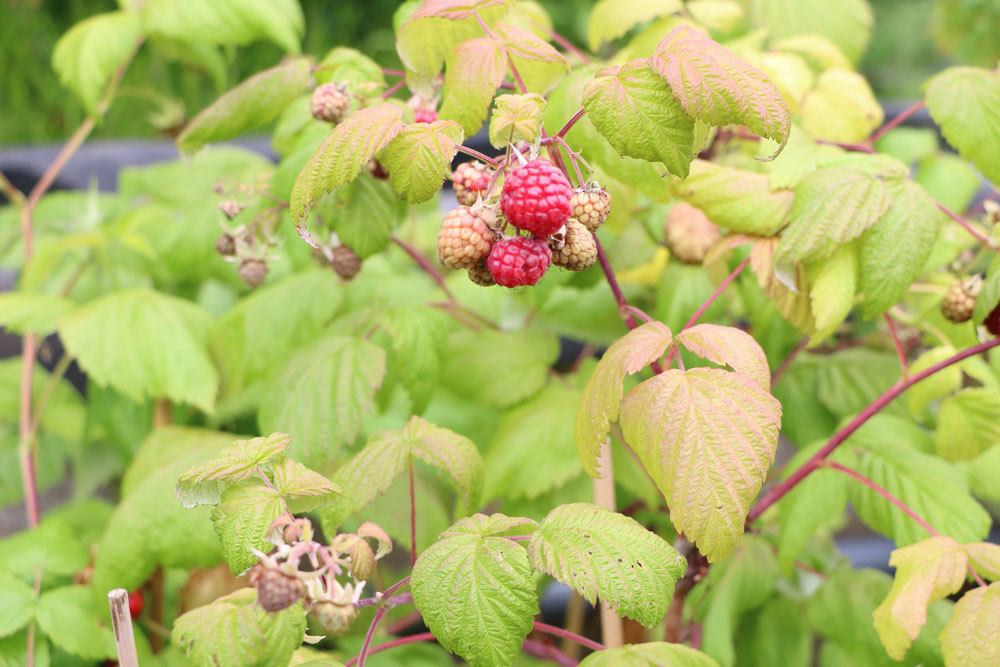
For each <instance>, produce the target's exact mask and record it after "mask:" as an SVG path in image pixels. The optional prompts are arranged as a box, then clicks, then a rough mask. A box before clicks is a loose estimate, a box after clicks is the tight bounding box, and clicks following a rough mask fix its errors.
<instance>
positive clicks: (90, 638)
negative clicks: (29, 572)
mask: <svg viewBox="0 0 1000 667" xmlns="http://www.w3.org/2000/svg"><path fill="white" fill-rule="evenodd" d="M102 597H103V596H102ZM98 599H99V598H98V597H97V596H96V595H94V591H93V590H91V588H90V587H86V586H63V587H62V588H56V589H53V590H50V591H48V592H47V593H44V594H43V595H42V596H41V597H40V598H39V599H38V609H37V611H36V612H35V620H36V622H37V623H38V628H39V629H40V630H41V631H42V632H44V633H45V634H46V635H48V637H49V640H50V641H51V642H52V643H53V644H55V645H56V646H57V647H59V648H61V649H62V650H64V651H66V652H67V653H70V654H72V655H74V656H77V657H80V658H83V659H84V660H103V659H106V658H113V657H115V654H116V653H115V640H114V637H113V636H112V634H111V628H109V627H108V621H110V615H109V614H108V613H107V610H106V609H105V608H104V607H103V606H101V605H99V604H98Z"/></svg>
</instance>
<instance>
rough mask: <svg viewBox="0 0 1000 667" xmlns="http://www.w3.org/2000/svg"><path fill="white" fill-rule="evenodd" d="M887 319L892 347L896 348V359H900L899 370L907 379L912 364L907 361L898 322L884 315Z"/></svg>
mask: <svg viewBox="0 0 1000 667" xmlns="http://www.w3.org/2000/svg"><path fill="white" fill-rule="evenodd" d="M883 317H884V318H885V323H886V324H887V325H888V327H889V335H890V336H891V337H892V345H893V347H895V348H896V357H898V358H899V370H900V372H901V373H902V374H903V377H904V378H905V377H906V376H907V375H909V374H910V364H909V363H907V361H906V350H905V349H904V348H903V342H902V341H901V340H900V339H899V331H898V330H897V329H896V320H894V319H892V316H891V315H890V314H889V313H885V314H884V315H883Z"/></svg>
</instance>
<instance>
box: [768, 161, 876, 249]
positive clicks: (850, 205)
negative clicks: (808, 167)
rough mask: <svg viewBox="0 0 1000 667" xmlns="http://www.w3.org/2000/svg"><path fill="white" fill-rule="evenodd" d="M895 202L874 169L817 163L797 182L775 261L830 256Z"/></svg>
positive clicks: (869, 225) (873, 222)
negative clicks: (816, 166) (814, 167)
mask: <svg viewBox="0 0 1000 667" xmlns="http://www.w3.org/2000/svg"><path fill="white" fill-rule="evenodd" d="M891 205H892V194H891V193H890V191H889V188H888V187H886V184H885V182H884V181H883V180H882V179H880V178H878V177H877V176H875V175H873V174H870V173H866V172H864V171H861V170H858V169H857V168H855V167H852V166H846V165H845V166H833V167H825V168H822V169H817V170H816V171H814V172H812V173H811V174H808V175H807V176H805V177H804V178H803V179H802V182H801V183H799V185H798V187H796V188H795V202H794V204H793V205H792V211H791V220H789V223H788V227H787V228H786V229H785V230H784V231H783V232H782V233H781V241H780V242H779V243H778V248H777V252H776V254H775V262H777V263H779V264H782V263H786V262H795V261H799V260H805V261H810V260H816V259H822V258H824V257H829V256H830V255H831V254H833V251H834V250H835V249H836V247H837V246H838V245H840V244H842V243H846V242H847V241H850V240H851V239H854V238H857V237H858V236H860V235H861V234H862V232H864V231H865V230H866V229H868V228H869V227H872V226H873V225H875V223H877V222H878V221H879V220H880V219H881V218H882V215H883V214H884V213H885V212H886V211H887V210H888V209H889V206H891Z"/></svg>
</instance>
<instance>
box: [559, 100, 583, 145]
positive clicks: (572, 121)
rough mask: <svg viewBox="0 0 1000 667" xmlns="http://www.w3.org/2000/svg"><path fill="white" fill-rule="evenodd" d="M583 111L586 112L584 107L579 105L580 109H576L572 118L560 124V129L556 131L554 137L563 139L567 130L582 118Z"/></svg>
mask: <svg viewBox="0 0 1000 667" xmlns="http://www.w3.org/2000/svg"><path fill="white" fill-rule="evenodd" d="M585 113H587V112H586V111H585V110H584V108H583V107H580V110H579V111H577V112H576V113H575V114H573V117H572V118H570V119H569V120H568V121H566V124H565V125H563V126H562V129H561V130H559V131H558V132H556V138H558V139H565V138H566V135H567V134H568V133H569V131H570V130H572V129H573V126H574V125H576V124H577V122H578V121H579V120H580V119H581V118H583V115H584V114H585Z"/></svg>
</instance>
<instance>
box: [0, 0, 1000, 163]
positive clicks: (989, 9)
mask: <svg viewBox="0 0 1000 667" xmlns="http://www.w3.org/2000/svg"><path fill="white" fill-rule="evenodd" d="M830 1H831V2H839V1H841V0H830ZM301 3H302V8H303V12H304V14H305V16H306V26H307V28H306V34H305V39H304V50H305V51H306V52H308V53H313V54H322V53H324V52H326V51H327V50H328V49H330V48H331V47H333V46H335V45H339V44H347V45H351V46H353V47H355V48H358V49H359V50H361V51H363V52H364V53H366V54H368V55H370V56H372V57H373V58H375V59H376V60H377V61H379V62H380V63H382V65H383V66H386V67H393V66H396V65H397V63H398V59H397V57H396V54H395V49H394V46H393V36H392V15H393V12H394V11H395V9H396V8H397V7H398V6H399V4H400V0H301ZM541 4H543V5H544V6H545V7H546V9H547V10H548V11H549V13H550V14H551V16H552V19H553V22H554V24H555V28H556V30H557V31H558V32H560V33H561V34H563V35H565V36H566V37H568V38H569V39H571V40H572V41H574V42H575V43H577V44H582V43H584V41H585V40H584V35H585V33H586V22H587V16H588V14H589V11H590V6H591V5H592V4H593V1H592V0H541ZM870 4H871V6H872V9H873V10H874V13H875V26H876V27H875V31H874V36H873V39H872V43H871V44H870V46H869V48H868V51H867V53H866V55H865V58H864V60H863V62H862V64H861V69H862V71H863V72H864V73H865V74H866V76H868V78H869V80H870V81H871V84H872V87H873V88H874V90H875V92H876V94H877V95H878V96H879V98H880V99H882V100H887V101H890V100H906V99H914V98H917V97H918V96H919V89H920V86H921V84H922V83H923V82H924V81H925V80H926V79H927V78H928V77H929V76H930V75H931V74H933V73H934V72H936V71H938V70H940V69H942V68H944V67H946V66H947V65H949V64H952V63H954V62H969V63H973V64H978V65H982V66H987V67H990V66H994V65H996V64H997V60H998V59H1000V39H997V37H996V28H997V26H998V25H1000V0H870ZM0 7H2V12H0V65H2V67H0V103H2V111H0V144H25V143H32V142H45V141H55V140H58V139H60V138H63V137H65V136H66V135H67V134H69V132H71V131H72V129H73V128H74V127H75V126H76V125H78V124H79V122H80V121H81V119H82V116H83V110H82V108H81V107H80V105H79V104H78V103H77V101H76V100H75V99H74V98H73V96H72V95H71V94H70V93H69V92H68V91H66V89H64V88H63V87H62V86H60V85H59V82H58V80H57V78H56V75H55V73H54V72H53V71H52V68H51V66H50V58H51V54H52V48H53V46H54V45H55V43H56V40H57V39H58V38H59V36H60V35H61V34H62V33H63V32H64V31H65V30H67V29H68V28H69V27H70V26H72V25H73V24H74V23H75V22H77V21H79V20H81V19H83V18H85V17H87V16H90V15H92V14H96V13H98V12H103V11H108V10H112V9H115V7H116V0H0ZM172 55H173V56H174V57H173V58H170V57H167V55H165V54H164V53H163V50H162V49H160V50H156V51H154V50H151V49H143V51H142V52H141V54H140V56H139V58H138V60H137V62H136V63H135V64H134V65H133V67H132V68H131V70H130V71H129V73H128V76H127V77H126V79H125V82H124V86H123V88H122V93H123V96H122V99H121V100H120V101H119V102H118V103H116V104H115V105H114V107H113V108H112V110H111V113H110V114H109V115H108V117H107V119H106V120H105V121H104V123H103V124H102V126H101V127H100V128H99V129H98V131H97V133H96V135H97V136H99V137H143V136H152V135H155V134H156V133H157V130H156V129H155V128H157V127H159V128H162V130H161V131H163V132H165V133H168V134H169V132H170V130H171V129H172V128H176V127H178V126H180V125H181V124H183V122H184V119H185V117H186V116H187V115H189V114H192V113H194V112H196V111H198V110H199V109H201V108H202V107H204V106H205V105H207V104H208V103H209V102H211V101H212V100H214V99H215V98H216V97H217V96H218V95H219V93H221V92H222V91H224V90H225V89H227V88H229V87H230V86H232V85H233V84H234V83H235V82H237V81H239V80H241V79H243V78H245V77H247V76H249V75H250V74H252V73H253V72H256V71H258V70H260V69H262V68H264V67H268V66H270V65H273V64H274V63H275V62H277V61H278V60H280V58H281V57H282V53H281V51H280V49H279V48H278V47H277V46H275V45H273V44H266V43H258V44H254V45H251V46H249V47H245V48H239V49H237V48H232V49H227V50H224V51H223V53H222V59H221V60H217V61H215V62H214V63H212V64H207V63H206V62H205V61H202V62H194V61H195V60H197V58H196V57H195V55H196V54H190V53H177V54H172Z"/></svg>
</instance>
